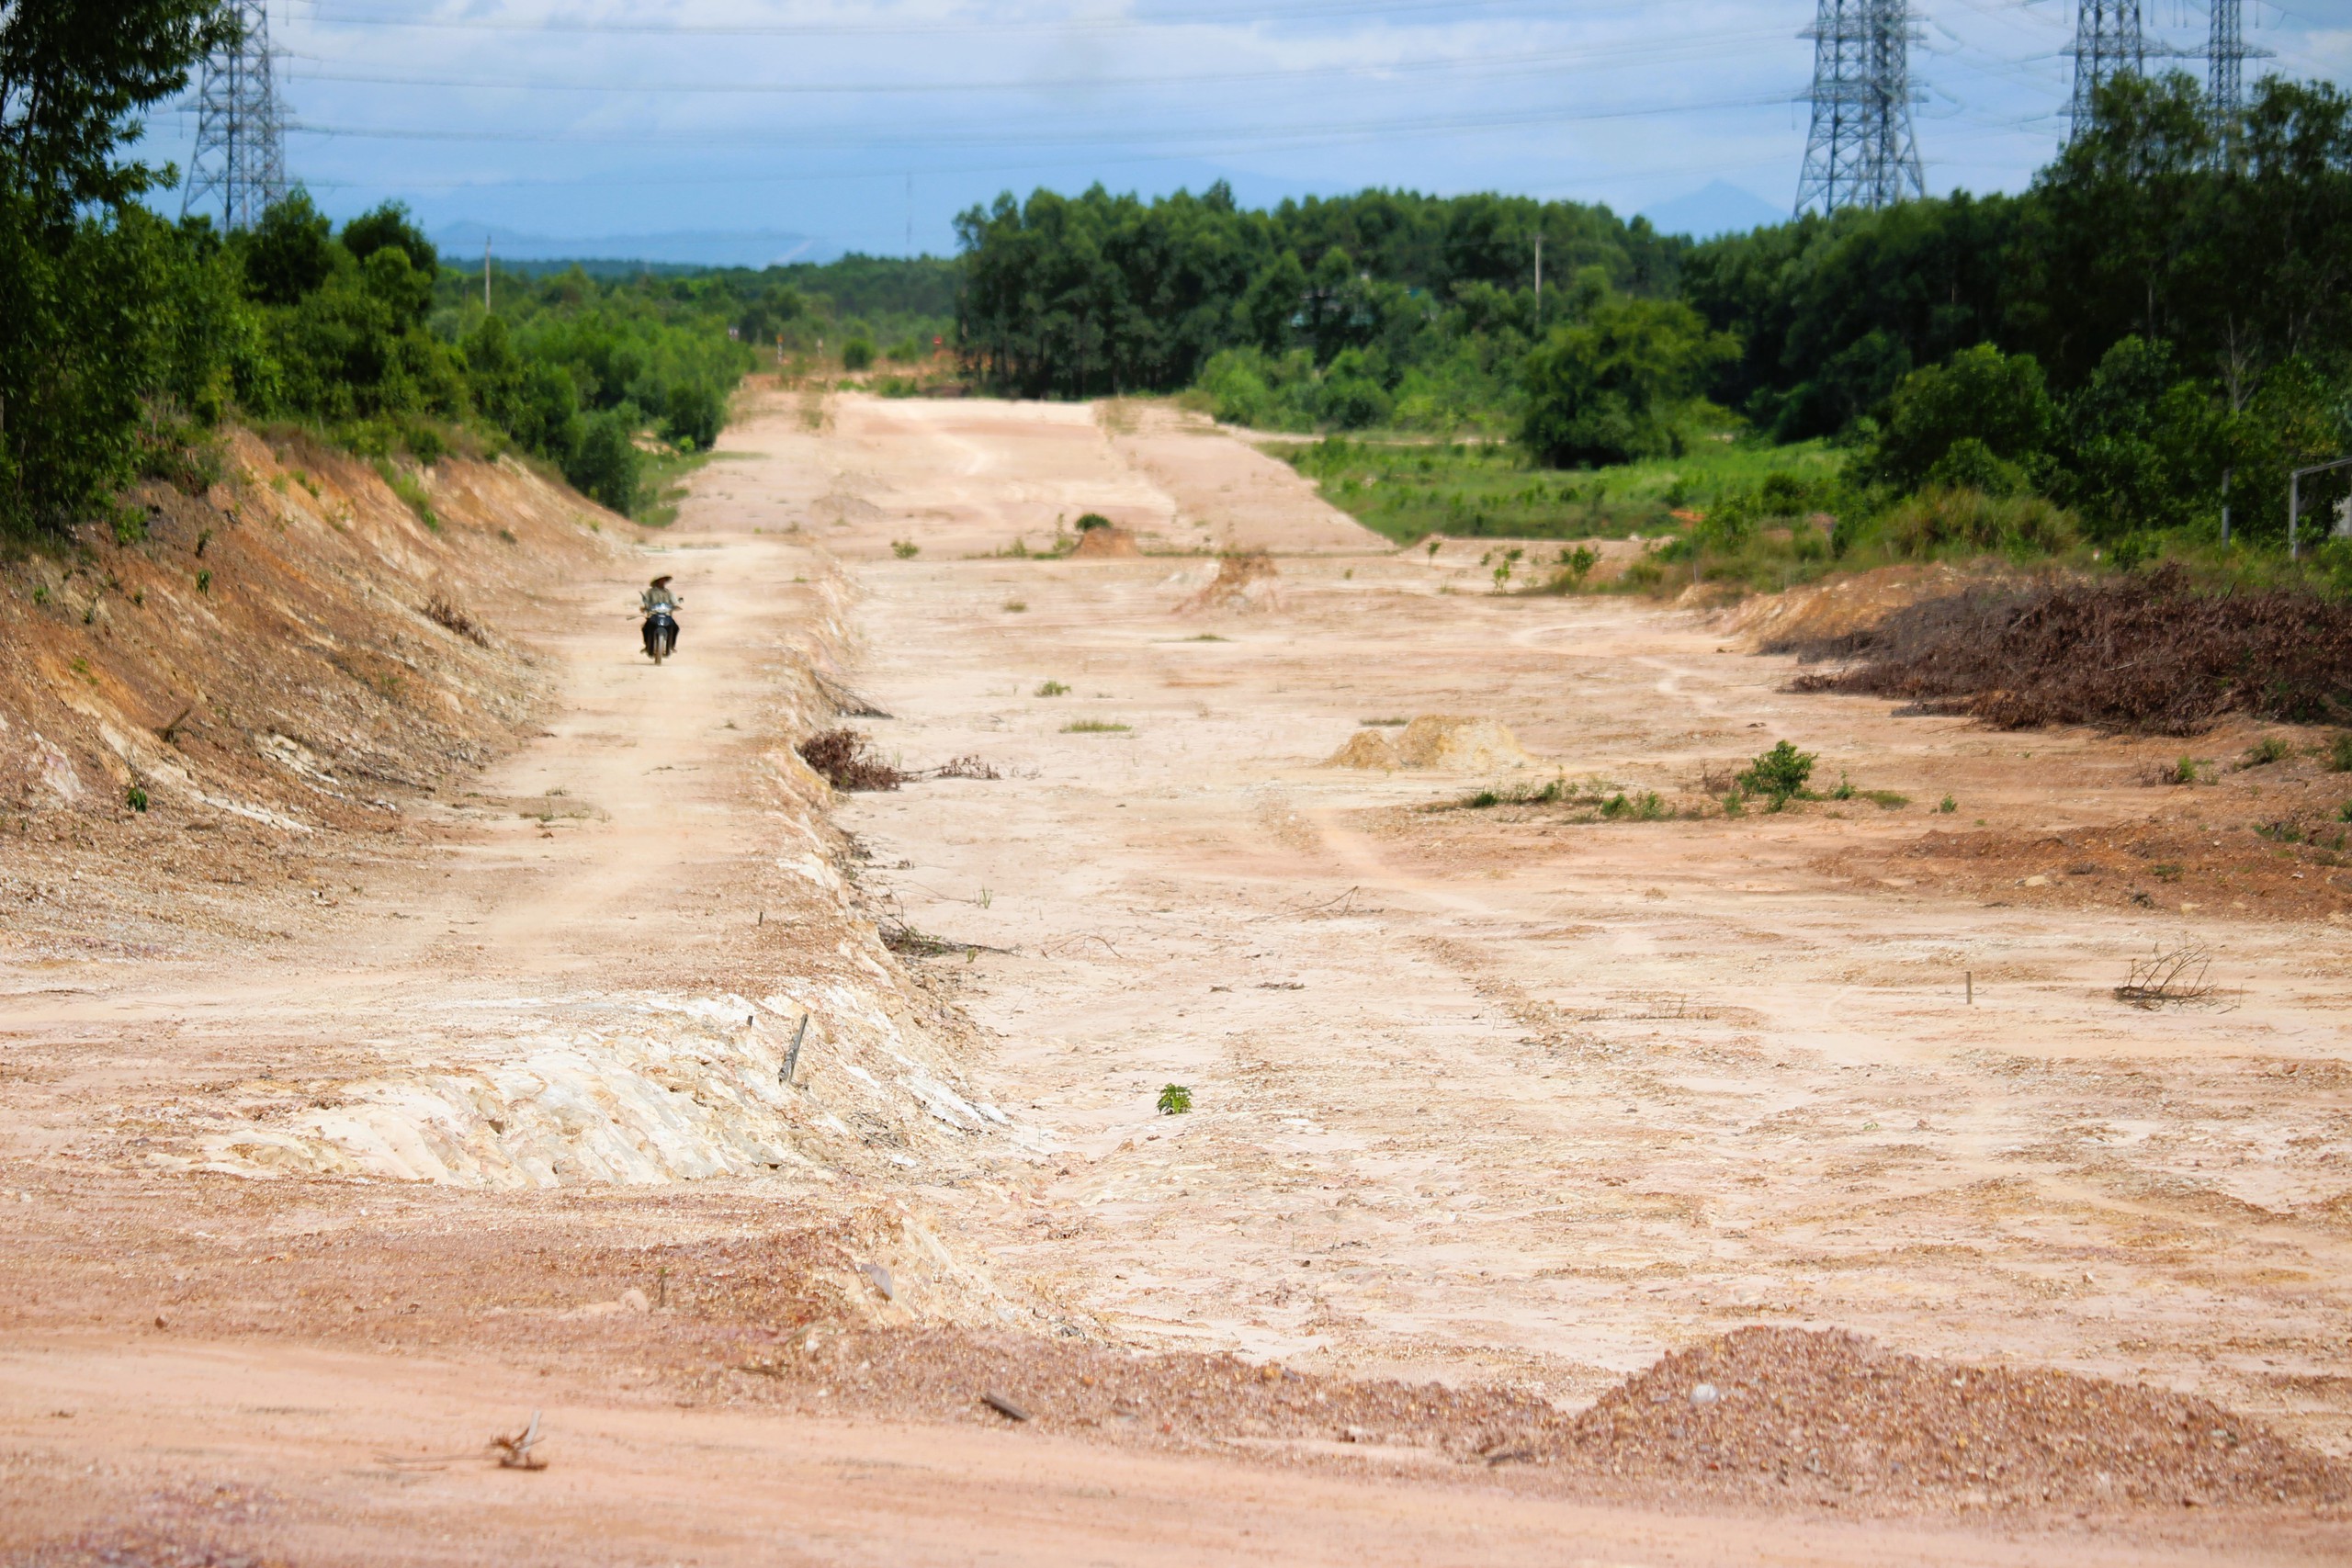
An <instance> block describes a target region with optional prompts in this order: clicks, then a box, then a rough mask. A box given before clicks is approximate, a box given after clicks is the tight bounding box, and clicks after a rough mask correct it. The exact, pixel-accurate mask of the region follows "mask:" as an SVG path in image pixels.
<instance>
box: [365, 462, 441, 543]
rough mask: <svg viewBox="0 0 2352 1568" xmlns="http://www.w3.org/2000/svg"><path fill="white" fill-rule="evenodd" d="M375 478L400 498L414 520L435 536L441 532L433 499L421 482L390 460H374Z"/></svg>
mask: <svg viewBox="0 0 2352 1568" xmlns="http://www.w3.org/2000/svg"><path fill="white" fill-rule="evenodd" d="M376 477H377V478H378V479H382V480H383V481H384V485H385V488H386V489H388V490H390V491H391V492H392V493H393V494H394V495H396V496H398V497H400V499H401V505H403V506H405V507H407V508H408V509H409V510H410V511H411V512H413V513H415V514H416V520H417V521H418V522H419V523H422V524H424V525H425V526H426V527H427V528H429V529H431V530H432V531H433V532H434V533H435V534H437V533H439V532H440V531H441V517H440V514H439V513H436V512H435V511H434V510H433V498H432V497H431V496H430V495H427V494H426V493H425V491H424V483H423V481H421V480H420V479H417V477H416V476H415V475H414V474H412V473H410V472H409V471H408V470H407V469H406V468H401V466H400V465H399V464H398V463H395V462H393V461H392V460H391V458H390V457H379V458H377V459H376Z"/></svg>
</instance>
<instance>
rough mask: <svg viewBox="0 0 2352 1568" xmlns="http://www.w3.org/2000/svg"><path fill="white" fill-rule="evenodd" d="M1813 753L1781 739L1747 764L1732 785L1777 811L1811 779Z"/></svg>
mask: <svg viewBox="0 0 2352 1568" xmlns="http://www.w3.org/2000/svg"><path fill="white" fill-rule="evenodd" d="M1813 764H1814V754H1813V753H1812V752H1810V751H1800V750H1797V749H1796V748H1795V747H1794V746H1792V745H1791V744H1790V743H1789V742H1787V741H1785V740H1783V741H1781V743H1780V744H1779V745H1777V746H1775V747H1773V748H1772V749H1771V750H1770V751H1767V752H1765V753H1764V754H1763V755H1762V756H1760V757H1758V758H1757V759H1756V761H1753V762H1750V763H1749V764H1748V765H1747V768H1746V769H1745V770H1743V771H1742V772H1741V773H1740V774H1739V776H1738V777H1737V778H1736V779H1734V780H1733V781H1732V782H1733V783H1735V784H1738V785H1739V787H1740V788H1741V789H1742V790H1745V791H1746V792H1747V794H1749V795H1763V796H1765V797H1767V798H1768V799H1770V801H1771V803H1772V809H1773V810H1775V811H1778V810H1779V809H1781V807H1783V806H1786V805H1787V804H1788V803H1789V801H1790V799H1791V798H1792V797H1793V796H1794V795H1796V794H1797V793H1798V792H1799V791H1801V790H1803V789H1804V784H1805V781H1806V780H1807V779H1809V778H1811V777H1812V776H1813Z"/></svg>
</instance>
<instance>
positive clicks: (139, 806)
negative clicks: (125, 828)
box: [122, 784, 147, 811]
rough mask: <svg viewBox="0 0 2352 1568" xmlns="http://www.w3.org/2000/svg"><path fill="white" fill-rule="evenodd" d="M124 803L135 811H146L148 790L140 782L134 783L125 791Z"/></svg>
mask: <svg viewBox="0 0 2352 1568" xmlns="http://www.w3.org/2000/svg"><path fill="white" fill-rule="evenodd" d="M122 803H123V804H124V805H125V806H128V807H130V809H131V810H133V811H144V810H146V809H147V791H146V790H145V789H144V788H142V787H141V786H140V785H138V784H132V785H131V786H130V789H129V790H128V791H126V792H125V793H124V795H123V797H122Z"/></svg>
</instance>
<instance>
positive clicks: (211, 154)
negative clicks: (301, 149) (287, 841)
mask: <svg viewBox="0 0 2352 1568" xmlns="http://www.w3.org/2000/svg"><path fill="white" fill-rule="evenodd" d="M231 14H232V16H233V17H234V18H235V21H236V25H237V26H236V34H235V36H234V37H233V38H232V39H231V40H230V41H229V42H227V43H225V44H222V45H221V46H220V48H219V49H216V50H214V51H212V53H211V54H210V55H209V56H208V57H207V58H206V60H205V62H204V77H203V82H202V85H200V86H199V87H198V89H197V95H196V107H197V115H198V118H197V124H196V152H195V155H194V156H192V157H191V158H190V159H189V160H188V167H187V186H186V188H185V189H183V191H182V192H181V195H180V216H181V217H183V218H185V217H187V215H188V214H189V213H190V212H192V211H194V210H195V209H197V208H198V206H200V205H202V204H203V203H204V202H205V201H206V200H208V199H209V198H210V197H220V219H221V224H222V226H223V227H224V228H228V229H248V228H251V227H252V226H253V225H254V222H255V221H257V220H259V219H260V217H261V215H262V212H263V209H266V208H267V207H268V206H269V204H270V203H272V202H274V201H276V200H277V199H278V198H279V197H283V196H284V195H285V194H286V118H285V115H284V113H283V112H282V106H281V105H280V104H279V103H278V100H277V70H276V66H275V62H273V61H272V60H271V58H270V53H269V6H268V0H232V3H231Z"/></svg>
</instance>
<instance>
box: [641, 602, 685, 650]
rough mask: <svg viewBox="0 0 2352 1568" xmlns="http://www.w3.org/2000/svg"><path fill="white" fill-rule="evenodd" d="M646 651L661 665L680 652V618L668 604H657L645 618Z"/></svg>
mask: <svg viewBox="0 0 2352 1568" xmlns="http://www.w3.org/2000/svg"><path fill="white" fill-rule="evenodd" d="M645 651H646V652H647V653H648V654H650V655H651V657H652V660H653V662H654V663H656V664H659V663H661V662H662V660H664V659H667V658H669V657H670V655H672V654H673V653H675V652H677V651H678V618H677V616H675V615H672V614H671V613H670V607H669V606H668V605H666V604H657V605H655V606H654V607H653V609H652V611H651V612H650V613H649V614H648V615H646V617H645Z"/></svg>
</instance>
